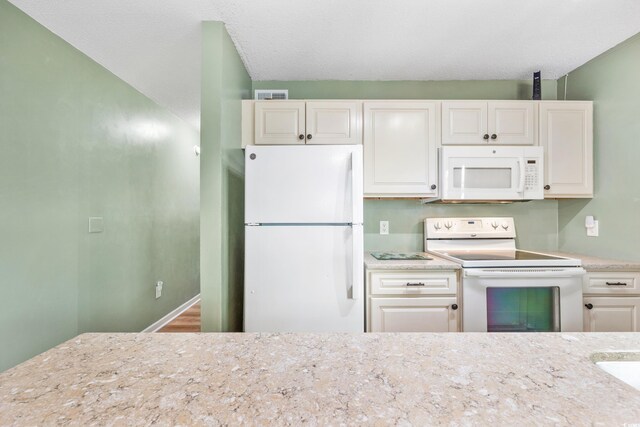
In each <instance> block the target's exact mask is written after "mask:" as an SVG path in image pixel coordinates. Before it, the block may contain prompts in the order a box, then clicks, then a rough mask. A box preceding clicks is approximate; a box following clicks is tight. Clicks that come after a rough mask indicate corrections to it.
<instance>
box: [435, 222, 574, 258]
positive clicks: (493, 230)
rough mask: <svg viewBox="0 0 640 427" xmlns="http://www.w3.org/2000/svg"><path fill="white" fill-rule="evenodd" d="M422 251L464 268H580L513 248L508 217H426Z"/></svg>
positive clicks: (512, 237) (513, 227) (547, 255)
mask: <svg viewBox="0 0 640 427" xmlns="http://www.w3.org/2000/svg"><path fill="white" fill-rule="evenodd" d="M424 234H425V251H426V252H430V253H433V254H434V255H437V256H440V257H442V258H445V259H448V260H449V261H453V262H457V263H458V264H460V265H462V267H463V268H474V267H495V268H515V267H518V268H522V267H527V268H532V267H580V266H581V264H582V262H581V261H580V260H579V259H571V258H564V257H560V256H554V255H549V254H545V253H539V252H532V251H524V250H520V249H517V248H516V230H515V222H514V220H513V218H511V217H489V218H487V217H476V218H427V219H425V222H424Z"/></svg>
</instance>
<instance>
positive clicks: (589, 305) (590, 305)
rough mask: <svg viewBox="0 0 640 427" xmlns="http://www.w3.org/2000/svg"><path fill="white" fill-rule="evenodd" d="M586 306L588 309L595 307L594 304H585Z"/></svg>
mask: <svg viewBox="0 0 640 427" xmlns="http://www.w3.org/2000/svg"><path fill="white" fill-rule="evenodd" d="M584 306H585V307H587V310H591V309H592V308H593V304H585V305H584Z"/></svg>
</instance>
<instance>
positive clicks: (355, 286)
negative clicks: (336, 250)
mask: <svg viewBox="0 0 640 427" xmlns="http://www.w3.org/2000/svg"><path fill="white" fill-rule="evenodd" d="M362 239H363V231H362V225H352V226H351V241H352V244H353V245H352V257H351V260H352V261H353V265H352V268H351V272H352V275H353V277H352V279H351V299H353V300H357V299H359V298H360V296H361V294H362V288H363V286H362V282H363V280H364V271H363V266H364V252H363V248H362Z"/></svg>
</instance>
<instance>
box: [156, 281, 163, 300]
mask: <svg viewBox="0 0 640 427" xmlns="http://www.w3.org/2000/svg"><path fill="white" fill-rule="evenodd" d="M162 285H164V282H162V281H161V280H158V281H157V282H156V299H158V298H160V297H161V296H162Z"/></svg>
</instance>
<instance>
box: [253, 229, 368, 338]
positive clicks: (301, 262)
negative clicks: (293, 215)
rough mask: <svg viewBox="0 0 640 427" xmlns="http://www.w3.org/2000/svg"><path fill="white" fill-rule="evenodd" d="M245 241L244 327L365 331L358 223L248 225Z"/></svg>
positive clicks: (270, 330)
mask: <svg viewBox="0 0 640 427" xmlns="http://www.w3.org/2000/svg"><path fill="white" fill-rule="evenodd" d="M354 236H355V241H354ZM245 239H246V252H245V266H246V267H245V291H244V327H245V331H247V332H364V300H363V298H364V288H363V286H362V280H363V277H364V271H363V268H364V267H363V264H362V253H363V247H362V245H363V243H362V226H361V225H357V226H353V227H351V226H328V225H327V226H295V225H290V226H247V227H246V229H245ZM354 254H355V255H356V256H355V258H356V259H355V260H354V256H353V255H354ZM354 281H355V282H354Z"/></svg>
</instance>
